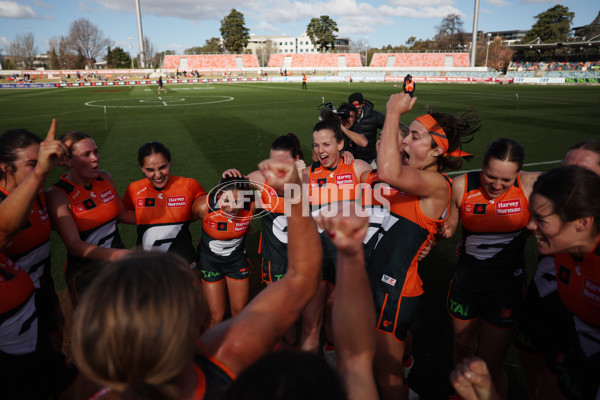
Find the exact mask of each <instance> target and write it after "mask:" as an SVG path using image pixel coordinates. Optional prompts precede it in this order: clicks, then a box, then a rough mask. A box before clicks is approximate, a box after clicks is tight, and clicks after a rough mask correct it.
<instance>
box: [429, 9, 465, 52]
mask: <svg viewBox="0 0 600 400" xmlns="http://www.w3.org/2000/svg"><path fill="white" fill-rule="evenodd" d="M436 30H437V33H436V34H435V42H436V48H437V49H439V50H454V49H458V48H460V47H461V46H462V45H464V38H463V36H464V35H463V33H464V32H463V20H462V18H461V17H460V15H458V14H448V15H446V16H445V17H444V19H442V23H441V24H440V25H438V26H436Z"/></svg>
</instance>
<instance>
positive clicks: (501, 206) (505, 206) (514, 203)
mask: <svg viewBox="0 0 600 400" xmlns="http://www.w3.org/2000/svg"><path fill="white" fill-rule="evenodd" d="M522 212H523V207H521V199H515V200H504V201H499V202H498V203H496V215H510V214H521V213H522Z"/></svg>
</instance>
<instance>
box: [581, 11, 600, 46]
mask: <svg viewBox="0 0 600 400" xmlns="http://www.w3.org/2000/svg"><path fill="white" fill-rule="evenodd" d="M598 35H600V12H598V15H597V16H596V18H595V19H594V20H593V21H592V22H591V23H590V24H589V25H586V26H585V27H584V28H583V29H581V30H580V31H579V36H582V37H583V39H584V40H590V39H591V38H593V37H596V36H598Z"/></svg>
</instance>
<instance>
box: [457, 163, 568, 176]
mask: <svg viewBox="0 0 600 400" xmlns="http://www.w3.org/2000/svg"><path fill="white" fill-rule="evenodd" d="M561 162H562V160H553V161H540V162H534V163H528V164H523V166H524V167H531V166H533V165H546V164H560V163H561ZM474 171H481V168H477V169H469V170H466V171H453V172H448V173H447V174H446V175H448V176H450V175H452V176H454V175H462V174H466V173H469V172H474Z"/></svg>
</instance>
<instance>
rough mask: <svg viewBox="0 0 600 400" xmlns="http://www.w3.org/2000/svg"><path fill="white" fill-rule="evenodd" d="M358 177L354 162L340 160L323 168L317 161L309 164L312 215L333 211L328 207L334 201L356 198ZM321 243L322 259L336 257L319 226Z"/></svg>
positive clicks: (333, 204) (354, 200) (333, 249)
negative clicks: (336, 163)
mask: <svg viewBox="0 0 600 400" xmlns="http://www.w3.org/2000/svg"><path fill="white" fill-rule="evenodd" d="M359 183H360V181H359V179H358V177H357V176H356V173H355V172H354V163H352V164H350V165H347V164H345V163H344V162H343V161H342V160H340V162H338V165H337V166H336V167H335V168H331V169H330V168H325V167H323V166H322V165H321V163H319V162H315V163H313V164H312V165H311V166H310V173H309V187H308V196H309V204H310V207H311V212H312V215H313V217H316V216H317V215H319V214H321V213H323V214H325V215H327V214H328V213H331V212H335V209H333V210H334V211H331V209H330V207H332V206H335V205H336V203H338V204H339V203H344V202H351V203H352V206H354V203H355V202H356V200H357V199H358V197H359V196H358V193H359V191H360V188H359V186H358V185H359ZM319 234H320V236H321V243H322V244H323V259H336V258H337V249H336V247H335V246H334V244H333V243H332V242H331V240H330V239H329V237H328V236H327V235H326V234H325V233H324V232H323V230H322V229H321V228H319Z"/></svg>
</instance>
